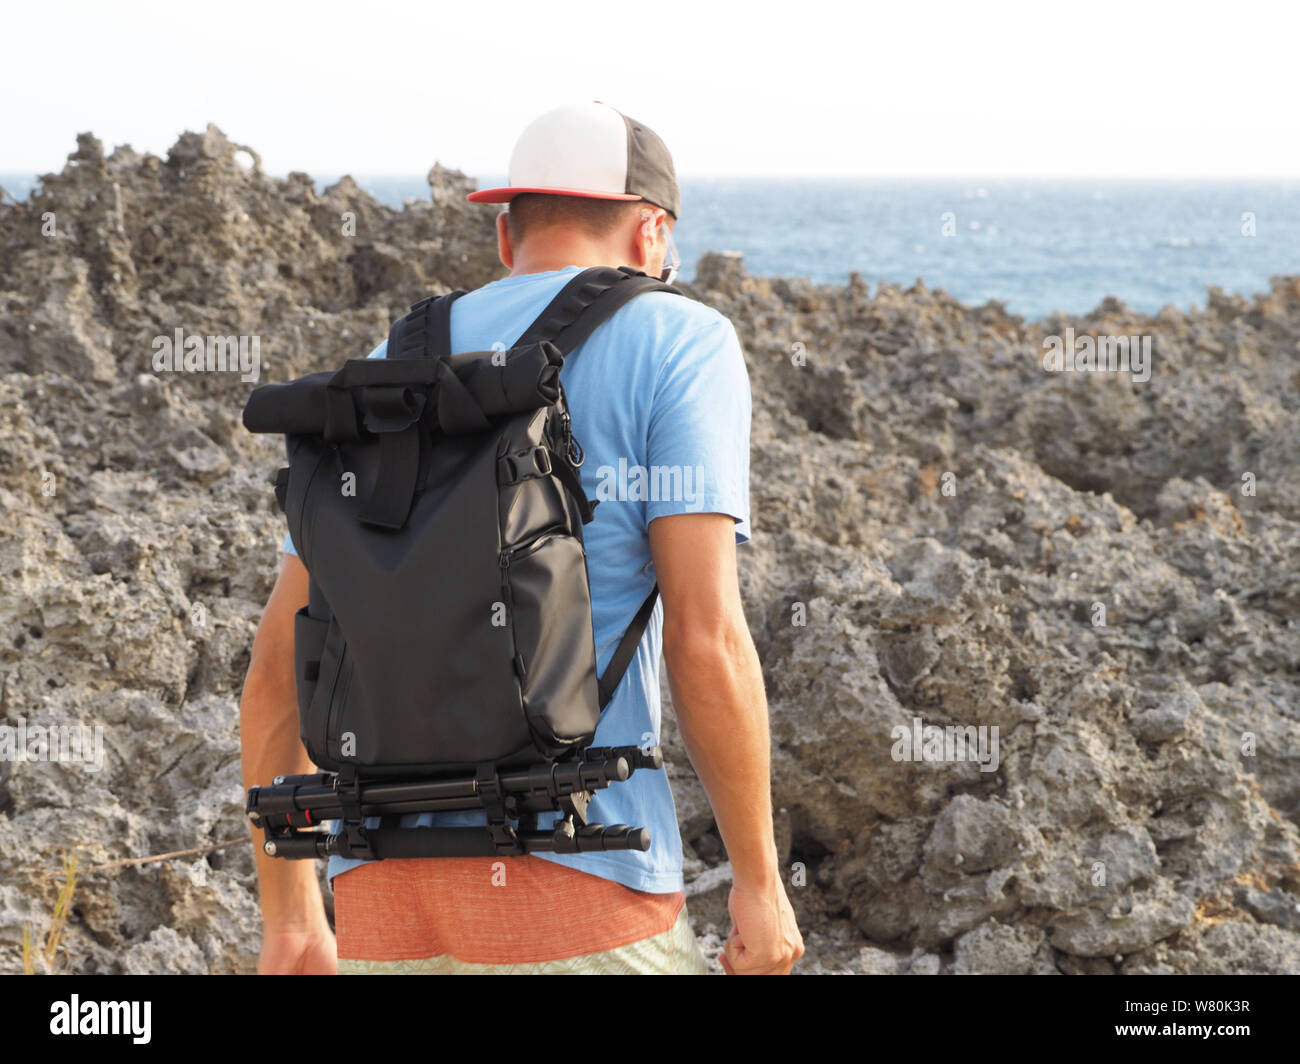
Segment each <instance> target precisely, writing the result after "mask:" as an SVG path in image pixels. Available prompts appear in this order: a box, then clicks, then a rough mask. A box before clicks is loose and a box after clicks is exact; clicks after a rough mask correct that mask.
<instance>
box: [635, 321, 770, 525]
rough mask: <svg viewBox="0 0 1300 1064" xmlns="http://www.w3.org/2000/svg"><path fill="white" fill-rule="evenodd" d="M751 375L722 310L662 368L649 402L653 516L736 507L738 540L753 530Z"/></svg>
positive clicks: (733, 511) (731, 510)
mask: <svg viewBox="0 0 1300 1064" xmlns="http://www.w3.org/2000/svg"><path fill="white" fill-rule="evenodd" d="M750 413H751V407H750V392H749V374H748V372H747V371H746V369H745V356H744V354H743V353H742V352H741V349H740V338H739V337H738V336H737V335H736V330H735V327H734V326H733V325H732V324H731V322H729V321H728V320H727V319H726V318H724V317H722V316H720V315H719V316H718V317H717V318H716V319H714V320H713V321H711V322H709V323H708V324H706V325H704V326H702V327H700V328H698V329H695V330H693V331H692V332H690V333H688V334H687V335H685V336H684V337H682V339H681V340H680V341H679V342H678V343H677V344H676V345H675V346H674V347H673V349H672V350H671V351H670V352H669V354H668V357H667V358H666V360H665V362H664V365H663V367H662V368H661V369H660V372H659V378H658V381H657V382H656V385H655V393H654V399H653V402H652V405H651V408H650V422H649V437H648V440H647V448H646V450H647V456H648V461H649V465H650V469H649V471H648V472H649V475H650V498H649V501H648V502H647V503H646V522H647V523H649V522H650V521H653V520H654V519H655V518H656V517H665V516H668V515H670V514H684V513H723V514H729V515H730V516H731V517H732V518H733V519H734V520H735V522H736V542H737V543H744V542H746V541H747V540H748V539H749V537H750V529H749V423H750Z"/></svg>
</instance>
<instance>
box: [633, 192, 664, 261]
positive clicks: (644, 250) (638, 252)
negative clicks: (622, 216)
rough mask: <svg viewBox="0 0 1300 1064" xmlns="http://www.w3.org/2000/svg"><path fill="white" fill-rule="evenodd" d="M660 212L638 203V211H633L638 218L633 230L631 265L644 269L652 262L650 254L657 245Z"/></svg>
mask: <svg viewBox="0 0 1300 1064" xmlns="http://www.w3.org/2000/svg"><path fill="white" fill-rule="evenodd" d="M657 213H658V212H656V211H653V210H651V209H650V208H648V207H646V206H645V205H643V204H641V205H638V209H637V211H635V212H634V213H633V217H634V218H635V219H636V228H635V229H633V230H632V247H631V249H630V251H631V255H632V259H631V261H630V262H629V263H628V265H629V266H631V267H633V268H634V269H637V270H644V269H645V268H646V267H647V266H648V265H649V264H650V255H651V253H652V251H653V250H654V246H655V239H656V238H655V227H656V225H657V222H656V221H655V215H656V214H657Z"/></svg>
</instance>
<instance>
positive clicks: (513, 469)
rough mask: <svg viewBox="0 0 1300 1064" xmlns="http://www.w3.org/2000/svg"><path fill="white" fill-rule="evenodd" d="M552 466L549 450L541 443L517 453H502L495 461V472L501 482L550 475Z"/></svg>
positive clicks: (516, 481) (513, 482)
mask: <svg viewBox="0 0 1300 1064" xmlns="http://www.w3.org/2000/svg"><path fill="white" fill-rule="evenodd" d="M552 468H553V467H552V466H551V452H550V451H548V450H547V449H546V448H545V447H543V446H541V445H538V446H536V447H533V448H530V449H529V450H527V451H521V452H519V453H517V454H507V455H502V456H501V458H500V459H498V461H497V473H498V477H499V479H500V482H501V483H502V484H517V483H519V481H521V480H529V479H531V478H533V477H545V476H550V474H551V469H552Z"/></svg>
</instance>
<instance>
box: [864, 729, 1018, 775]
mask: <svg viewBox="0 0 1300 1064" xmlns="http://www.w3.org/2000/svg"><path fill="white" fill-rule="evenodd" d="M889 737H890V738H891V739H893V740H895V742H894V745H893V748H892V749H891V750H890V756H891V757H892V758H893V759H894V760H895V761H974V762H976V763H978V764H979V767H980V771H981V772H996V771H997V770H998V763H999V762H998V726H997V725H996V724H995V725H993V727H991V728H990V727H989V726H988V725H986V724H981V725H980V726H979V727H978V728H977V727H975V725H973V724H967V725H954V724H946V725H944V726H943V727H942V728H941V727H939V726H938V725H937V724H924V723H923V722H922V720H921V718H920V717H913V718H912V726H911V727H910V728H909V727H907V725H906V724H898V725H896V726H895V727H893V728H892V729H890V732H889Z"/></svg>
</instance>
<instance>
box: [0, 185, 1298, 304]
mask: <svg viewBox="0 0 1300 1064" xmlns="http://www.w3.org/2000/svg"><path fill="white" fill-rule="evenodd" d="M332 180H333V179H321V180H320V181H319V182H318V184H319V185H320V187H324V186H325V185H326V184H329V183H331V182H332ZM357 180H358V183H359V184H360V185H362V186H363V187H364V188H366V189H368V190H369V191H370V192H372V193H373V194H374V195H375V196H376V197H377V198H378V199H380V200H382V201H383V202H385V203H389V204H391V205H393V206H400V205H401V203H402V201H403V200H404V199H406V198H416V199H419V198H424V197H427V195H428V186H427V185H426V184H425V182H424V179H423V178H419V177H416V178H391V177H389V178H385V177H369V178H358V179H357ZM32 183H33V179H32V178H31V177H29V176H25V175H21V176H19V177H17V178H14V177H8V178H6V177H4V176H0V185H2V186H3V187H4V188H6V189H8V190H9V192H10V193H12V194H15V195H23V194H25V192H26V190H27V188H29V187H30V186H31V184H32ZM480 183H481V185H483V186H485V187H486V186H488V185H493V184H502V183H504V181H503V180H502V179H500V178H491V177H488V178H484V179H483V180H482V181H481V182H480ZM1251 234H1253V235H1251ZM675 238H676V241H677V245H678V247H679V248H680V250H681V254H682V260H683V264H684V275H685V277H686V279H687V280H689V279H690V277H691V276H693V274H694V268H695V263H696V262H697V261H698V259H699V256H700V254H701V253H702V252H704V251H706V250H723V249H731V250H737V251H742V252H743V253H744V255H745V263H746V266H747V268H748V269H749V271H750V273H752V274H770V275H780V276H802V277H808V278H810V279H811V280H814V281H819V282H825V283H831V284H843V283H845V281H846V280H847V278H848V275H849V273H850V271H857V272H858V273H860V274H861V275H862V277H863V279H864V280H866V281H868V282H870V283H873V284H874V283H875V282H877V281H880V280H887V281H892V282H896V283H900V284H905V285H906V284H911V283H912V282H913V281H914V280H916V278H918V277H921V278H924V279H925V282H926V284H927V285H929V286H930V287H931V288H940V287H942V288H946V289H947V290H948V291H949V292H950V293H951V294H952V295H954V296H956V297H957V298H959V299H961V300H963V301H965V302H968V303H975V304H979V303H983V302H985V301H987V300H990V299H993V300H999V301H1001V302H1002V303H1004V304H1005V305H1006V307H1007V309H1008V310H1010V311H1012V312H1013V313H1016V314H1022V315H1024V316H1026V317H1029V318H1037V317H1041V316H1043V315H1044V314H1047V313H1049V312H1051V311H1053V310H1063V311H1066V312H1069V313H1083V312H1086V311H1088V310H1091V309H1092V308H1093V307H1095V306H1096V305H1097V304H1098V303H1099V302H1100V301H1101V300H1102V299H1103V298H1104V297H1106V296H1115V297H1117V298H1118V299H1120V300H1122V301H1123V302H1124V303H1126V304H1127V305H1128V306H1130V307H1133V308H1135V309H1138V310H1142V311H1147V312H1155V311H1158V310H1159V309H1160V308H1161V307H1162V306H1165V305H1167V304H1173V305H1174V306H1177V307H1179V308H1182V309H1189V308H1191V307H1192V306H1196V305H1200V306H1204V304H1205V290H1206V286H1208V285H1216V286H1219V287H1221V288H1223V289H1225V290H1227V291H1230V292H1238V293H1243V294H1247V295H1249V294H1252V293H1255V292H1259V291H1264V290H1265V289H1267V287H1268V279H1269V277H1270V276H1271V275H1273V274H1284V273H1290V274H1295V273H1300V181H1288V182H1276V181H1274V182H1245V181H1238V182H1171V181H1100V180H1079V181H1031V180H989V181H979V180H963V181H949V180H944V181H941V180H897V179H888V180H885V179H880V180H874V179H855V180H814V179H784V180H766V179H750V178H744V179H741V178H717V179H703V180H701V179H696V180H683V182H682V218H681V220H680V221H679V223H678V225H677V228H676V230H675Z"/></svg>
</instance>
